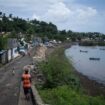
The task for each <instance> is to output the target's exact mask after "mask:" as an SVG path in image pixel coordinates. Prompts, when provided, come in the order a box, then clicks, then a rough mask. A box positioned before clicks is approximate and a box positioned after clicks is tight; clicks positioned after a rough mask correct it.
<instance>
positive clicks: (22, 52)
mask: <svg viewBox="0 0 105 105" xmlns="http://www.w3.org/2000/svg"><path fill="white" fill-rule="evenodd" d="M19 54H21V55H23V56H25V55H27V51H26V50H25V48H24V47H20V48H19Z"/></svg>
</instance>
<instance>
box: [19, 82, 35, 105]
mask: <svg viewBox="0 0 105 105" xmlns="http://www.w3.org/2000/svg"><path fill="white" fill-rule="evenodd" d="M18 105H33V103H32V100H31V96H30V99H29V100H26V99H25V96H24V91H23V87H22V83H21V86H20V96H19V101H18Z"/></svg>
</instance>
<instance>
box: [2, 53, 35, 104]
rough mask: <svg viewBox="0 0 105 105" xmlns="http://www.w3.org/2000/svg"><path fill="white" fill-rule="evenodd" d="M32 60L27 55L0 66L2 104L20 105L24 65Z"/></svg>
mask: <svg viewBox="0 0 105 105" xmlns="http://www.w3.org/2000/svg"><path fill="white" fill-rule="evenodd" d="M31 53H33V51H32V52H31ZM32 62H33V60H32V57H30V56H28V55H26V56H24V57H20V58H17V59H15V60H14V61H12V63H10V64H8V65H7V66H3V67H2V68H0V96H1V97H0V105H18V100H19V93H20V85H21V76H22V73H23V67H24V66H25V65H28V64H32ZM13 67H14V72H13Z"/></svg>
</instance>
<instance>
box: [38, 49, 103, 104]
mask: <svg viewBox="0 0 105 105" xmlns="http://www.w3.org/2000/svg"><path fill="white" fill-rule="evenodd" d="M39 67H40V69H41V70H42V72H43V74H44V76H45V83H44V84H43V85H42V86H41V87H40V88H38V89H39V93H40V95H41V97H42V99H43V101H44V102H45V103H47V104H50V105H105V99H104V98H103V97H101V96H99V97H91V96H87V95H85V94H84V92H83V89H82V88H81V86H80V82H79V79H78V78H77V77H76V76H75V75H74V73H73V67H72V65H71V64H70V62H69V61H68V59H67V58H66V57H65V55H64V49H63V48H59V49H57V50H55V52H54V53H52V54H51V55H50V56H49V57H48V62H42V63H41V64H39Z"/></svg>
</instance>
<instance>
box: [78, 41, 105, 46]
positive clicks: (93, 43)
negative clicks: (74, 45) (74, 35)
mask: <svg viewBox="0 0 105 105" xmlns="http://www.w3.org/2000/svg"><path fill="white" fill-rule="evenodd" d="M79 45H80V46H96V45H98V46H105V42H100V41H99V42H97V41H96V42H95V41H84V42H79Z"/></svg>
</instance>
